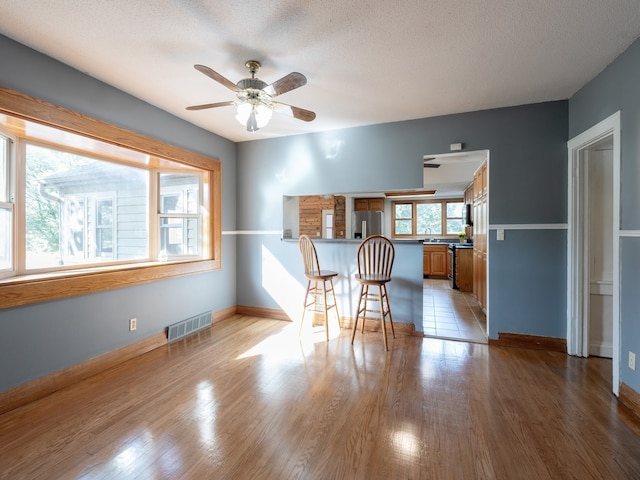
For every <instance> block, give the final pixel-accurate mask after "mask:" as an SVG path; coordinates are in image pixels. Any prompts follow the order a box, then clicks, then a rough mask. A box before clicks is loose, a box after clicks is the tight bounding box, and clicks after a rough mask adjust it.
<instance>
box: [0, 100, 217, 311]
mask: <svg viewBox="0 0 640 480" xmlns="http://www.w3.org/2000/svg"><path fill="white" fill-rule="evenodd" d="M0 113H4V114H7V115H11V116H14V117H18V118H22V119H24V120H29V121H33V122H38V123H41V124H44V125H48V126H51V127H54V128H58V129H61V130H66V131H69V132H72V133H76V134H79V135H84V136H86V137H90V138H94V139H96V140H100V141H103V142H107V143H110V144H113V145H117V146H122V147H126V148H130V149H132V150H137V151H139V152H142V153H146V154H149V155H154V156H158V157H163V158H167V159H169V160H172V161H175V162H178V163H181V164H184V165H190V166H194V167H197V168H199V169H202V170H205V171H207V172H208V173H209V185H210V188H211V191H210V192H209V193H210V204H209V212H210V214H209V218H208V219H207V226H208V228H209V245H203V248H206V249H208V253H209V255H208V257H209V259H207V260H199V261H188V262H173V263H172V262H168V263H156V262H150V263H138V264H128V265H124V266H120V265H118V266H110V267H98V268H87V269H83V270H82V271H78V272H69V271H67V272H60V273H48V274H43V275H25V276H20V277H10V278H6V279H3V280H0V309H3V308H11V307H17V306H21V305H28V304H32V303H38V302H46V301H50V300H56V299H60V298H67V297H72V296H76V295H85V294H89V293H95V292H101V291H105V290H111V289H115V288H122V287H127V286H133V285H139V284H143V283H149V282H154V281H158V280H164V279H168V278H175V277H181V276H185V275H192V274H197V273H204V272H208V271H213V270H220V269H221V267H222V262H221V257H222V248H221V246H222V167H221V162H220V161H219V160H216V159H213V158H210V157H206V156H204V155H200V154H197V153H194V152H191V151H188V150H185V149H182V148H179V147H176V146H173V145H170V144H167V143H164V142H161V141H159V140H155V139H152V138H149V137H146V136H144V135H141V134H138V133H135V132H131V131H129V130H126V129H123V128H120V127H117V126H115V125H111V124H109V123H106V122H103V121H100V120H96V119H94V118H91V117H87V116H85V115H82V114H80V113H77V112H74V111H72V110H68V109H66V108H63V107H59V106H56V105H53V104H50V103H48V102H45V101H43V100H39V99H37V98H34V97H31V96H28V95H25V94H22V93H20V92H16V91H13V90H9V89H6V88H2V87H0Z"/></svg>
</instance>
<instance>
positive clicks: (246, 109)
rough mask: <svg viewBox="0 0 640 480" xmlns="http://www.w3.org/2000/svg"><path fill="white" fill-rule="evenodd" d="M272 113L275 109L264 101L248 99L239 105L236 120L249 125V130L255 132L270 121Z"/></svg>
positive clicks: (246, 125)
mask: <svg viewBox="0 0 640 480" xmlns="http://www.w3.org/2000/svg"><path fill="white" fill-rule="evenodd" d="M272 114H273V110H271V108H269V107H268V106H267V105H265V104H264V103H262V102H255V101H251V100H246V101H244V102H242V103H240V104H239V105H238V110H237V112H236V120H238V122H240V124H241V125H244V126H245V127H247V131H248V132H255V131H256V130H259V129H261V128H262V127H264V126H265V125H266V124H267V123H269V120H271V115H272Z"/></svg>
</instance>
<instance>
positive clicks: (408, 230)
mask: <svg viewBox="0 0 640 480" xmlns="http://www.w3.org/2000/svg"><path fill="white" fill-rule="evenodd" d="M392 209H393V220H392V222H393V237H418V238H438V237H448V236H455V235H457V234H458V233H460V232H462V231H464V202H463V201H462V200H458V199H455V200H439V201H438V200H430V201H397V202H392Z"/></svg>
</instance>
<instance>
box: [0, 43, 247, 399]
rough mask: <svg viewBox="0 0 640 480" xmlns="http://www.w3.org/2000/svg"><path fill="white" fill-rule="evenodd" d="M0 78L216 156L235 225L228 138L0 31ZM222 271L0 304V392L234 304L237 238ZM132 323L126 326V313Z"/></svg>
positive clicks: (227, 212) (226, 219)
mask: <svg viewBox="0 0 640 480" xmlns="http://www.w3.org/2000/svg"><path fill="white" fill-rule="evenodd" d="M0 63H1V64H2V69H0V85H2V86H3V87H7V88H11V89H13V90H17V91H19V92H23V93H26V94H28V95H32V96H34V97H38V98H41V99H43V100H46V101H49V102H51V103H54V104H56V105H60V106H63V107H67V108H69V109H72V110H75V111H77V112H80V113H84V114H86V115H89V116H91V117H94V118H98V119H101V120H104V121H107V122H110V123H112V124H115V125H119V126H121V127H124V128H127V129H129V130H133V131H135V132H139V133H142V134H144V135H147V136H149V137H153V138H157V139H160V140H163V141H166V142H167V143H171V144H174V145H177V146H180V147H183V148H186V149H189V150H192V151H195V152H197V153H200V154H203V155H206V156H209V157H212V158H216V159H218V160H220V161H221V162H222V172H223V181H222V185H223V192H222V194H223V212H222V226H223V230H227V231H233V230H235V217H236V212H235V200H236V192H235V184H236V174H235V170H236V169H235V167H236V145H235V144H234V143H233V142H230V141H228V140H225V139H222V138H220V137H218V136H216V135H213V134H211V133H209V132H206V131H205V130H202V129H200V128H197V127H195V126H193V125H191V124H189V123H187V122H184V121H182V120H180V119H178V118H176V117H175V116H172V115H170V114H168V113H166V112H164V111H162V110H159V109H158V108H155V107H153V106H151V105H149V104H146V103H144V102H142V101H141V100H138V99H136V98H134V97H132V96H130V95H127V94H125V93H123V92H121V91H119V90H116V89H115V88H113V87H110V86H108V85H106V84H104V83H101V82H99V81H97V80H95V79H93V78H91V77H88V76H86V75H84V74H82V73H81V72H79V71H77V70H74V69H72V68H70V67H68V66H66V65H63V64H61V63H59V62H57V61H55V60H53V59H51V58H49V57H46V56H44V55H42V54H40V53H38V52H35V51H33V50H31V49H29V48H27V47H25V46H23V45H20V44H18V43H16V42H14V41H12V40H10V39H8V38H6V37H3V36H0ZM222 252H223V258H222V264H223V269H222V271H218V272H212V273H207V274H203V275H194V276H188V277H183V278H179V279H172V280H167V281H160V282H155V283H150V284H146V285H140V286H135V287H130V288H122V289H118V290H113V291H108V292H102V293H97V294H92V295H85V296H80V297H74V298H70V299H65V300H59V301H55V302H48V303H42V304H39V305H32V306H25V307H20V308H13V309H6V310H5V309H0V366H1V367H0V391H4V390H7V389H8V388H11V387H13V386H16V385H19V384H21V383H24V382H26V381H28V380H31V379H34V378H37V377H40V376H43V375H46V374H48V373H51V372H54V371H57V370H60V369H62V368H65V367H68V366H70V365H73V364H75V363H78V362H81V361H83V360H86V359H89V358H92V357H95V356H97V355H100V354H103V353H105V352H108V351H111V350H114V349H116V348H119V347H122V346H124V345H127V344H129V343H132V342H135V341H138V340H141V339H142V338H145V337H147V336H150V335H153V334H156V333H159V332H161V331H162V330H163V329H164V328H165V327H166V326H167V325H168V324H170V323H174V322H175V321H179V320H183V319H185V318H188V317H190V316H191V315H196V314H198V313H202V312H205V311H208V310H214V311H216V310H220V309H223V308H227V307H230V306H233V305H235V304H236V291H235V285H236V268H235V238H234V237H233V236H232V235H223V245H222ZM131 317H137V319H138V329H137V331H136V332H133V333H129V331H128V321H129V318H131Z"/></svg>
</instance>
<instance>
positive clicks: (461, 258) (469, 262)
mask: <svg viewBox="0 0 640 480" xmlns="http://www.w3.org/2000/svg"><path fill="white" fill-rule="evenodd" d="M455 255H456V285H457V286H458V289H459V290H460V291H461V292H472V291H473V250H472V249H471V248H456V249H455Z"/></svg>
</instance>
